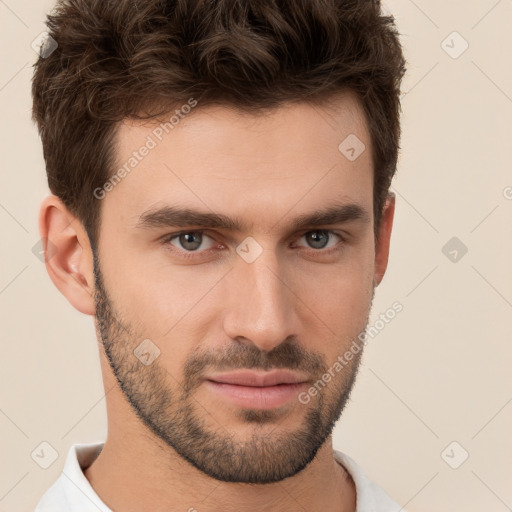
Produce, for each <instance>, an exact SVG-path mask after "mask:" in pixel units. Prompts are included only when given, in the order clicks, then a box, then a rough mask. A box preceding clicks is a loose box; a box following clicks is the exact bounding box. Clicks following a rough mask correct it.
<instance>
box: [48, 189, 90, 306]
mask: <svg viewBox="0 0 512 512" xmlns="http://www.w3.org/2000/svg"><path fill="white" fill-rule="evenodd" d="M39 233H40V235H41V239H42V240H43V246H44V248H45V264H46V270H47V271H48V275H49V276H50V278H51V280H52V281H53V284H55V286H56V287H57V288H58V289H59V291H60V292H61V293H62V294H63V295H64V296H65V297H66V298H67V299H68V301H69V302H70V303H71V304H72V305H73V306H74V307H75V308H76V309H77V310H78V311H80V312H81V313H84V314H86V315H94V314H95V304H94V272H93V258H92V250H91V247H90V243H89V237H88V236H87V233H86V231H85V229H84V227H83V225H82V223H81V222H80V221H79V220H78V219H77V218H76V217H75V216H74V215H73V214H72V213H71V212H70V211H69V210H68V209H67V208H66V206H65V205H64V203H63V202H62V201H61V200H60V199H59V198H58V197H57V196H54V195H51V196H48V197H46V198H45V199H44V201H43V203H42V204H41V208H40V212H39Z"/></svg>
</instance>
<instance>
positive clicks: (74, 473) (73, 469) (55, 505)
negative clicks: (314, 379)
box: [34, 442, 406, 512]
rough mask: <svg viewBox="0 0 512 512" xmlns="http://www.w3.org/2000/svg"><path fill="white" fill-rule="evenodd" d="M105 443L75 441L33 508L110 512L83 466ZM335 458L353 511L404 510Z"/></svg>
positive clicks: (345, 459) (349, 464) (347, 460)
mask: <svg viewBox="0 0 512 512" xmlns="http://www.w3.org/2000/svg"><path fill="white" fill-rule="evenodd" d="M103 444H104V443H102V442H101V443H89V444H74V445H73V446H71V448H70V449H69V451H68V454H67V457H66V462H65V464H64V469H63V470H62V473H61V474H60V476H59V478H58V479H57V480H56V481H55V482H54V484H53V485H52V486H51V487H50V488H49V489H48V490H47V491H46V492H45V493H44V495H43V496H42V498H41V500H40V501H39V503H38V504H37V506H36V508H35V510H34V512H112V510H111V509H110V508H108V507H107V506H106V505H105V504H104V503H103V502H102V501H101V499H100V498H99V496H98V495H97V494H96V492H95V491H94V489H93V488H92V486H91V484H90V483H89V481H88V480H87V478H86V477H85V475H84V473H83V469H85V468H87V467H88V466H90V465H91V464H92V463H93V461H94V459H96V457H97V456H98V455H99V453H100V452H101V450H102V448H103ZM334 457H335V459H336V460H337V461H338V462H339V463H340V464H342V465H343V467H344V468H345V469H346V470H347V472H348V473H350V475H351V476H352V479H353V480H354V483H355V486H356V512H399V511H400V512H406V511H404V510H403V509H402V507H401V506H400V505H398V504H397V503H395V502H394V501H393V500H392V499H391V498H390V497H389V496H388V495H387V494H386V493H385V492H384V490H382V489H381V488H380V487H379V486H378V485H377V484H375V483H374V482H372V481H371V480H370V479H369V478H368V477H367V476H366V475H365V473H364V472H363V470H362V469H361V468H360V467H359V466H358V465H357V464H356V463H355V462H354V461H353V460H352V459H351V458H350V457H349V456H348V455H345V454H344V453H342V452H340V451H338V450H334Z"/></svg>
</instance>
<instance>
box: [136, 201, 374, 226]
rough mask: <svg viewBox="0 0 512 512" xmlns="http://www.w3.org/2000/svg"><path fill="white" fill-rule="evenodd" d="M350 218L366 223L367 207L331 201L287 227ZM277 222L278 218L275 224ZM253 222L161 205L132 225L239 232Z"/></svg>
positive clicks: (335, 221) (327, 222)
mask: <svg viewBox="0 0 512 512" xmlns="http://www.w3.org/2000/svg"><path fill="white" fill-rule="evenodd" d="M354 221H359V222H361V223H368V222H370V214H369V212H368V210H367V209H366V208H364V207H362V206H361V205H359V204H356V203H348V204H333V205H330V206H327V207H324V208H321V209H317V210H314V211H313V212H311V213H307V214H303V215H299V216H298V217H295V218H294V219H293V220H292V221H291V222H290V223H289V224H288V227H289V229H291V230H299V229H301V228H306V227H313V226H322V225H324V224H344V223H348V222H354ZM279 222H280V221H278V222H277V223H279ZM277 223H276V224H277ZM253 225H254V223H251V225H249V226H246V225H245V223H243V222H242V221H241V220H240V219H239V218H237V217H234V218H232V217H228V216H227V215H223V214H221V213H214V212H204V211H199V210H194V209H192V208H181V207H179V206H164V207H162V208H158V209H155V210H148V211H146V212H144V213H142V214H141V215H140V217H139V221H138V222H137V224H136V228H138V229H151V228H160V227H175V228H180V227H183V228H185V227H191V226H199V227H201V228H208V229H222V230H225V231H232V232H243V231H250V230H251V228H252V226H253Z"/></svg>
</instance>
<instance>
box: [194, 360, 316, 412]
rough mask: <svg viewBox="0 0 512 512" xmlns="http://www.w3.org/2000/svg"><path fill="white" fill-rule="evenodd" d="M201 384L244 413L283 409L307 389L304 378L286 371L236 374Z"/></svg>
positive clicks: (306, 382) (240, 372)
mask: <svg viewBox="0 0 512 512" xmlns="http://www.w3.org/2000/svg"><path fill="white" fill-rule="evenodd" d="M204 384H205V385H206V387H207V388H208V389H209V390H210V391H211V392H212V393H214V394H216V395H217V396H221V397H222V398H223V399H227V400H229V401H230V402H231V403H232V404H234V405H236V406H238V407H242V408H246V409H275V408H277V407H281V406H283V405H285V404H286V403H287V402H289V401H290V400H292V399H296V398H297V396H298V394H299V393H300V392H301V391H302V390H303V389H304V388H305V387H307V385H308V381H307V377H306V376H304V375H303V374H299V373H294V372H290V371H285V370H279V371H271V372H252V371H238V372H232V373H224V374H218V375H212V376H209V377H208V378H207V379H206V380H205V382H204Z"/></svg>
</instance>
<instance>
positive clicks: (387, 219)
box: [374, 192, 395, 286]
mask: <svg viewBox="0 0 512 512" xmlns="http://www.w3.org/2000/svg"><path fill="white" fill-rule="evenodd" d="M394 215H395V194H394V193H393V192H389V194H388V197H387V199H386V203H385V204H384V208H383V211H382V216H381V220H380V225H379V230H378V234H377V240H376V246H375V274H374V286H378V285H379V284H380V283H381V281H382V279H383V277H384V274H385V273H386V268H387V266H388V258H389V246H390V239H391V231H392V228H393V218H394Z"/></svg>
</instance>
